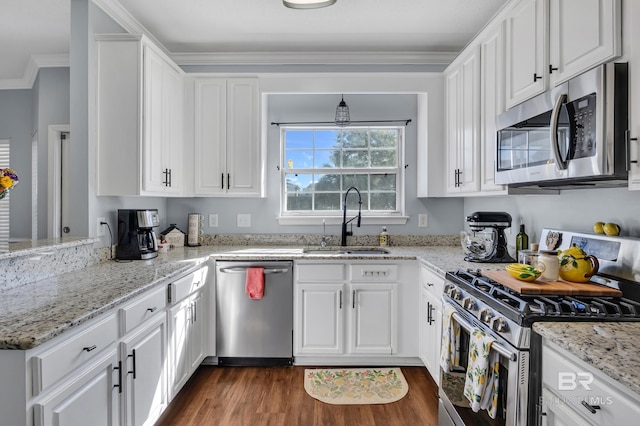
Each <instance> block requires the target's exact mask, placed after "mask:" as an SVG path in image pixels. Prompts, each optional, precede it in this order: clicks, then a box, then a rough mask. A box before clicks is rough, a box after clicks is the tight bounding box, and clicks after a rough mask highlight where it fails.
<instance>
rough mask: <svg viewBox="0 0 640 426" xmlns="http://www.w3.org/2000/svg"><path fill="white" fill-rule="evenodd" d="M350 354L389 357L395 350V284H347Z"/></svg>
mask: <svg viewBox="0 0 640 426" xmlns="http://www.w3.org/2000/svg"><path fill="white" fill-rule="evenodd" d="M350 288H351V295H350V297H351V305H350V309H351V315H350V317H351V322H350V327H349V328H350V331H351V338H350V346H351V347H350V352H351V353H360V354H386V355H391V354H393V353H394V352H395V351H397V348H398V343H397V340H398V309H397V298H398V296H397V294H398V285H397V284H395V283H389V284H351V287H350Z"/></svg>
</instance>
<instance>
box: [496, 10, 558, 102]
mask: <svg viewBox="0 0 640 426" xmlns="http://www.w3.org/2000/svg"><path fill="white" fill-rule="evenodd" d="M547 1H548V0H522V1H520V2H519V3H518V4H517V6H515V7H514V9H513V10H512V11H511V12H510V13H509V15H508V16H507V18H506V22H505V25H506V34H507V36H506V75H505V84H506V91H505V94H506V106H507V108H511V107H512V106H514V105H517V104H519V103H520V102H522V101H524V100H525V99H528V98H531V97H533V96H535V95H537V94H539V93H542V92H543V91H544V90H545V88H546V84H547V82H546V80H547V79H548V75H549V74H548V73H547V72H545V69H546V65H547V64H548V62H547V61H546V60H545V58H546V45H547V36H548V30H547V24H546V22H547V21H546V19H545V15H546V13H547V10H546V7H547Z"/></svg>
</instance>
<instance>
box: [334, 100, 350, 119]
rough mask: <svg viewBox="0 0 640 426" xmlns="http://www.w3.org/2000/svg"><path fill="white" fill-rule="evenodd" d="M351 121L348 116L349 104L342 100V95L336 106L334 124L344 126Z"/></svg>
mask: <svg viewBox="0 0 640 426" xmlns="http://www.w3.org/2000/svg"><path fill="white" fill-rule="evenodd" d="M350 122H351V118H350V117H349V106H348V105H347V103H346V102H345V101H344V95H343V96H342V100H341V101H340V103H339V104H338V106H337V107H336V124H337V125H338V126H346V125H347V124H349V123H350Z"/></svg>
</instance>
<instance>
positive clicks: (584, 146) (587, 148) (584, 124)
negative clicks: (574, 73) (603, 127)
mask: <svg viewBox="0 0 640 426" xmlns="http://www.w3.org/2000/svg"><path fill="white" fill-rule="evenodd" d="M569 108H570V109H571V110H573V122H574V125H575V136H574V140H573V144H572V146H571V152H570V158H585V157H593V156H595V155H596V130H597V129H596V95H595V93H592V94H590V95H587V96H585V97H583V98H580V99H578V100H576V101H573V102H570V103H569Z"/></svg>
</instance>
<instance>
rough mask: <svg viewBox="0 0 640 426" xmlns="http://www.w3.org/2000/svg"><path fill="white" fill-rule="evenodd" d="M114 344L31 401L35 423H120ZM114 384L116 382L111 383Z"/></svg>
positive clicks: (99, 425)
mask: <svg viewBox="0 0 640 426" xmlns="http://www.w3.org/2000/svg"><path fill="white" fill-rule="evenodd" d="M117 359H118V358H117V354H116V350H115V348H114V349H112V350H110V351H108V352H107V353H106V354H105V355H103V356H101V357H100V359H98V360H95V362H93V363H92V364H91V365H90V366H89V367H87V369H84V370H83V372H82V373H79V375H78V376H77V377H76V378H75V379H72V380H71V381H70V382H66V383H63V384H61V385H60V386H59V387H58V388H57V389H55V390H54V391H53V392H51V393H50V394H49V395H48V396H47V397H46V398H45V399H43V400H41V401H40V402H38V403H36V404H34V415H33V416H34V424H35V425H36V426H85V425H88V424H90V425H96V426H114V425H119V424H120V413H119V411H120V403H119V393H118V387H117V385H118V384H119V383H120V382H119V377H118V376H119V375H118V371H117V368H116V367H117V366H118V362H117ZM114 385H116V386H114Z"/></svg>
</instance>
